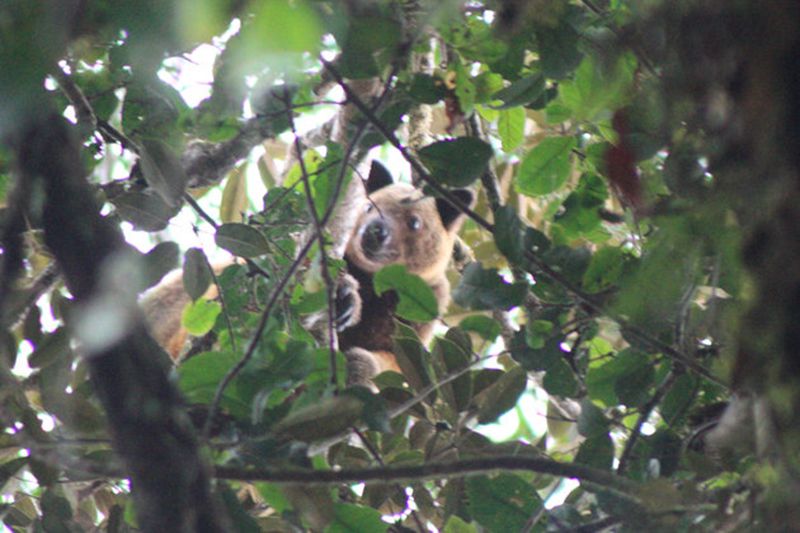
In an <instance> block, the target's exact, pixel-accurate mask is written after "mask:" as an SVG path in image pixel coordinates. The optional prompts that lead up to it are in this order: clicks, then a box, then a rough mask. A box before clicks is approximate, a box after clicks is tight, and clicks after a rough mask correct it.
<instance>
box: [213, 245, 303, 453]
mask: <svg viewBox="0 0 800 533" xmlns="http://www.w3.org/2000/svg"><path fill="white" fill-rule="evenodd" d="M313 243H314V240H313V239H309V240H308V242H306V244H305V246H304V247H303V248H302V249H301V250H300V252H299V253H298V254H297V258H295V260H294V262H293V263H292V264H291V265H290V266H289V270H288V271H287V272H286V274H284V276H283V278H281V280H280V281H279V282H278V285H277V286H276V287H275V289H274V290H273V291H272V294H271V295H270V297H269V300H268V301H267V305H266V307H264V311H263V312H262V313H261V318H260V320H259V322H258V326H256V330H255V333H254V334H253V337H252V339H251V340H250V344H249V345H248V347H247V351H246V352H245V354H244V355H243V356H242V358H241V359H239V362H238V363H236V365H234V366H233V368H231V369H230V370H229V371H228V373H227V374H225V377H224V378H222V381H220V382H219V385H217V390H216V392H215V393H214V399H213V400H212V401H211V404H210V405H209V407H208V418H207V419H206V422H205V424H204V426H203V436H204V437H205V439H208V436H209V435H210V434H211V421H212V420H213V419H214V416H215V415H216V412H217V410H218V409H219V404H220V402H221V401H222V394H223V393H224V392H225V389H226V388H227V387H228V385H229V384H230V382H231V381H233V379H234V378H235V377H236V376H237V375H239V373H240V372H241V371H242V369H243V368H244V367H245V366H246V365H247V363H249V362H250V360H251V359H252V358H253V355H254V354H255V352H256V347H257V346H258V343H259V342H260V341H261V336H262V335H263V333H264V330H265V329H266V327H267V321H268V320H269V317H270V314H271V313H272V309H273V308H274V307H275V304H276V303H277V302H278V298H279V297H280V296H281V294H283V290H284V289H285V288H286V285H287V284H288V283H289V280H290V279H291V278H292V276H294V273H295V272H296V271H297V269H298V268H300V265H301V264H302V263H303V261H305V259H306V256H307V255H308V252H309V251H310V250H311V246H312V244H313Z"/></svg>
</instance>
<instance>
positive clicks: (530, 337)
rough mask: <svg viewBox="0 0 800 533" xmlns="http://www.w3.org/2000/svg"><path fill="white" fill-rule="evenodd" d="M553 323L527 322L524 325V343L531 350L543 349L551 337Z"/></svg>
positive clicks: (544, 321) (547, 321)
mask: <svg viewBox="0 0 800 533" xmlns="http://www.w3.org/2000/svg"><path fill="white" fill-rule="evenodd" d="M553 328H554V326H553V323H552V322H550V321H549V320H529V321H528V323H527V324H525V342H526V343H527V344H528V346H530V347H531V348H533V349H536V350H538V349H540V348H544V346H545V343H546V342H547V340H548V339H549V338H550V337H552V335H551V333H552V331H553Z"/></svg>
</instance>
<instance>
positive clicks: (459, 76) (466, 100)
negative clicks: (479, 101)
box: [453, 62, 477, 115]
mask: <svg viewBox="0 0 800 533" xmlns="http://www.w3.org/2000/svg"><path fill="white" fill-rule="evenodd" d="M453 68H454V69H455V72H456V91H455V92H456V98H458V106H459V107H460V108H461V112H462V113H464V114H465V115H469V114H470V113H472V110H473V108H474V107H475V93H476V92H477V89H476V87H475V84H474V83H472V77H471V76H470V75H469V72H468V71H467V69H466V68H465V67H464V66H463V65H462V64H461V63H459V62H456V63H455V65H454V66H453Z"/></svg>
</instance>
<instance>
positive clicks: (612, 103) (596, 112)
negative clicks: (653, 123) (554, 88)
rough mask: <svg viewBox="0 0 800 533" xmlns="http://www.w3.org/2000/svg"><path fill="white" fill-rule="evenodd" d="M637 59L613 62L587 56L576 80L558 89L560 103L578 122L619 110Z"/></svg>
mask: <svg viewBox="0 0 800 533" xmlns="http://www.w3.org/2000/svg"><path fill="white" fill-rule="evenodd" d="M635 69H636V59H635V58H634V57H632V56H630V55H623V56H620V58H619V59H618V60H617V61H616V62H614V63H610V64H609V63H607V62H603V61H597V60H595V59H594V58H593V57H591V56H587V57H586V58H585V59H584V60H583V61H582V62H581V64H580V66H579V67H578V70H577V71H575V78H574V79H572V80H569V81H565V82H562V83H561V85H560V86H559V100H560V101H561V102H562V103H563V104H564V105H565V106H566V107H568V108H569V109H571V110H572V113H573V116H574V117H575V118H576V119H578V120H583V121H596V120H597V119H598V118H599V117H601V116H603V115H601V113H605V114H606V115H605V116H606V117H607V116H608V113H610V112H611V111H614V110H615V109H618V108H620V107H622V106H623V105H624V104H625V103H626V100H627V95H628V92H629V89H630V87H631V85H632V83H633V74H634V71H635Z"/></svg>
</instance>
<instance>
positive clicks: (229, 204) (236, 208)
mask: <svg viewBox="0 0 800 533" xmlns="http://www.w3.org/2000/svg"><path fill="white" fill-rule="evenodd" d="M246 169H247V165H240V166H238V167H237V168H235V169H233V170H232V171H231V172H230V174H228V177H227V178H226V180H225V188H224V189H223V190H222V200H221V201H220V205H219V218H220V220H222V222H241V221H242V213H244V212H245V210H247V203H248V199H247V175H246V173H245V170H246Z"/></svg>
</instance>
